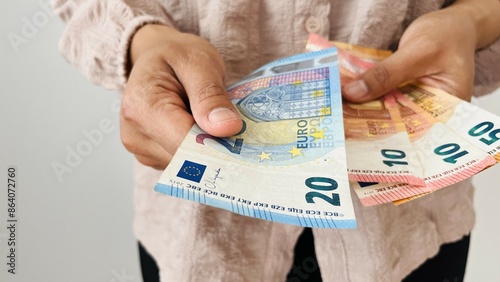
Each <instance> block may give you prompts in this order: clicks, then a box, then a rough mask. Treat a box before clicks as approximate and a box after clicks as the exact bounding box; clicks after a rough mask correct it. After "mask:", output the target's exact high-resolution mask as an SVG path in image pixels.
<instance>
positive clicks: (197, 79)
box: [178, 66, 243, 137]
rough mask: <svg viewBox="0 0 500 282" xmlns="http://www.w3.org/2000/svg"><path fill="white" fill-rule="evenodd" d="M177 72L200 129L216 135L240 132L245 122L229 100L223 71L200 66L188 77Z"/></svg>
mask: <svg viewBox="0 0 500 282" xmlns="http://www.w3.org/2000/svg"><path fill="white" fill-rule="evenodd" d="M178 75H179V80H180V81H181V83H182V84H183V86H184V89H185V91H186V94H187V96H188V98H189V103H190V107H191V111H192V114H193V117H194V119H195V121H196V123H197V124H198V125H199V126H200V128H201V129H203V130H204V131H205V132H207V133H208V134H210V135H213V136H217V137H228V136H232V135H235V134H237V133H238V132H240V131H241V128H242V126H243V122H242V120H241V117H240V115H239V113H238V111H237V110H236V108H235V107H234V105H233V103H232V102H231V100H230V99H229V96H228V94H227V92H226V90H225V88H224V80H223V76H222V75H220V72H217V71H214V70H213V68H212V69H209V68H203V67H202V66H198V67H197V68H195V69H192V71H191V72H190V73H189V74H187V75H188V76H185V75H183V74H181V73H179V74H178ZM184 78H185V79H184Z"/></svg>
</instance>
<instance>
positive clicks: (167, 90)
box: [120, 60, 194, 155]
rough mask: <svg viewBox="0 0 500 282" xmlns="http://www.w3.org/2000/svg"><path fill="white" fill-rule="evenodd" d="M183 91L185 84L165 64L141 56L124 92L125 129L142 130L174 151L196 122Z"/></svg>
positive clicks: (123, 118)
mask: <svg viewBox="0 0 500 282" xmlns="http://www.w3.org/2000/svg"><path fill="white" fill-rule="evenodd" d="M144 62H145V64H146V65H147V66H146V67H145V66H143V65H142V64H143V63H144ZM181 92H183V88H182V86H181V85H180V83H179V82H178V81H177V79H176V78H175V77H174V76H173V74H172V71H171V70H170V69H169V68H168V67H166V66H165V64H151V63H150V61H149V60H146V61H141V60H138V61H137V63H136V65H135V66H134V68H133V69H132V72H131V75H130V78H129V81H128V82H127V87H126V89H125V94H124V96H123V101H122V106H121V112H120V116H121V123H122V124H123V125H124V130H129V131H130V132H132V133H133V132H134V130H135V131H139V132H140V133H141V134H142V135H144V136H146V137H147V138H149V139H151V140H153V141H154V142H156V143H157V144H159V145H160V146H161V147H162V148H163V149H164V150H165V151H166V152H168V153H169V154H171V155H173V154H174V153H175V151H176V150H177V148H178V147H179V146H180V144H181V143H182V140H183V139H184V137H185V136H186V134H187V133H188V131H189V129H190V128H191V127H192V126H193V124H194V120H193V117H192V116H191V115H190V114H189V113H188V110H187V107H186V105H185V102H184V100H183V97H182V96H181V94H179V93H181ZM129 127H130V129H129ZM135 134H137V133H135ZM131 135H132V134H131ZM132 136H133V135H132ZM132 140H134V139H132ZM130 143H132V142H130Z"/></svg>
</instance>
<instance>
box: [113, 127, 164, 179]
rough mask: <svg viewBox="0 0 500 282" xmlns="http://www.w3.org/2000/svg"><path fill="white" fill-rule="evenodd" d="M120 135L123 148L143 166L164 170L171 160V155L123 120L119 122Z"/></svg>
mask: <svg viewBox="0 0 500 282" xmlns="http://www.w3.org/2000/svg"><path fill="white" fill-rule="evenodd" d="M120 135H121V139H122V143H123V145H124V146H125V148H126V149H127V150H128V151H129V152H131V153H133V154H134V155H135V157H136V158H137V160H138V161H139V162H141V163H142V164H144V165H147V166H151V167H154V168H156V169H165V167H166V166H167V164H168V163H169V162H170V160H171V159H172V154H173V153H169V152H167V151H166V150H165V149H164V148H163V147H162V146H160V145H159V144H158V143H156V142H155V141H153V140H152V139H150V138H148V137H147V136H146V135H144V134H142V133H141V132H140V131H139V130H138V129H137V126H135V125H132V124H130V123H129V122H127V121H125V120H123V119H122V120H121V122H120Z"/></svg>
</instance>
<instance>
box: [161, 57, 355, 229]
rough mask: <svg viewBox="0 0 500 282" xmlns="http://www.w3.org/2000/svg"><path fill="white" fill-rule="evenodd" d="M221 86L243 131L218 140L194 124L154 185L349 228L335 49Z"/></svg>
mask: <svg viewBox="0 0 500 282" xmlns="http://www.w3.org/2000/svg"><path fill="white" fill-rule="evenodd" d="M227 90H228V93H229V96H230V98H231V99H232V101H233V103H234V104H235V105H236V107H237V109H238V111H239V112H240V114H241V116H242V119H243V121H244V128H243V130H242V132H240V133H239V134H238V135H236V136H233V137H230V138H216V137H212V136H210V135H208V134H206V133H205V132H203V131H202V130H201V129H200V128H199V127H198V126H197V125H194V126H193V128H192V129H191V130H190V132H189V133H188V135H187V136H186V138H185V139H184V141H183V143H182V144H181V146H180V147H179V149H178V150H177V152H176V154H175V155H174V157H173V159H172V161H171V162H170V164H169V165H168V167H167V168H166V170H165V171H164V173H163V174H162V176H161V178H160V179H159V180H158V183H157V185H156V186H155V191H157V192H161V193H164V194H167V195H171V196H175V197H179V198H183V199H187V200H191V201H195V202H199V203H202V204H206V205H210V206H214V207H218V208H222V209H226V210H229V211H232V212H235V213H238V214H242V215H245V216H251V217H255V218H260V219H265V220H271V221H275V222H281V223H287V224H295V225H300V226H308V227H319V228H354V227H355V226H356V221H355V216H354V210H353V206H352V200H351V195H350V189H349V183H348V177H347V168H346V152H345V145H344V129H343V126H342V104H341V94H340V81H339V74H338V63H337V52H336V49H328V50H323V51H318V52H313V53H307V54H301V55H297V56H293V57H289V58H285V59H282V60H279V61H276V62H273V63H270V64H268V65H265V66H263V67H262V68H260V69H258V70H256V71H255V72H253V73H252V74H250V75H249V76H248V77H247V78H245V79H243V80H242V81H241V82H239V83H236V84H235V85H233V86H231V87H229V88H228V89H227Z"/></svg>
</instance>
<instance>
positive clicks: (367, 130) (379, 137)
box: [306, 34, 425, 185]
mask: <svg viewBox="0 0 500 282" xmlns="http://www.w3.org/2000/svg"><path fill="white" fill-rule="evenodd" d="M332 46H335V47H337V49H338V53H339V65H340V80H341V83H342V85H345V84H347V83H349V82H351V81H352V80H353V79H355V78H356V76H358V75H359V74H361V73H363V72H365V71H367V70H368V69H370V68H372V67H373V66H374V65H375V63H376V62H378V61H380V60H383V59H384V58H386V57H388V56H389V55H390V54H391V52H390V51H386V50H377V49H371V48H366V47H361V46H354V45H349V44H346V43H341V42H330V41H328V40H326V39H324V38H322V37H320V36H318V35H314V34H313V35H311V36H310V37H309V40H308V42H307V45H306V49H307V50H309V51H314V50H321V49H325V48H329V47H332ZM343 113H344V114H343V116H344V128H345V135H346V150H347V169H348V172H349V180H350V181H358V182H384V183H391V182H401V183H409V184H413V185H425V182H424V180H423V172H422V167H421V165H420V162H419V159H418V157H417V154H416V152H415V150H414V149H413V146H412V144H411V142H410V139H409V138H408V135H407V133H406V128H405V124H404V123H403V121H402V119H401V116H400V114H399V110H398V107H397V104H396V101H395V99H394V97H393V96H392V95H385V96H384V97H381V98H379V99H377V100H374V101H372V102H368V103H360V104H354V103H349V102H347V101H343Z"/></svg>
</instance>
